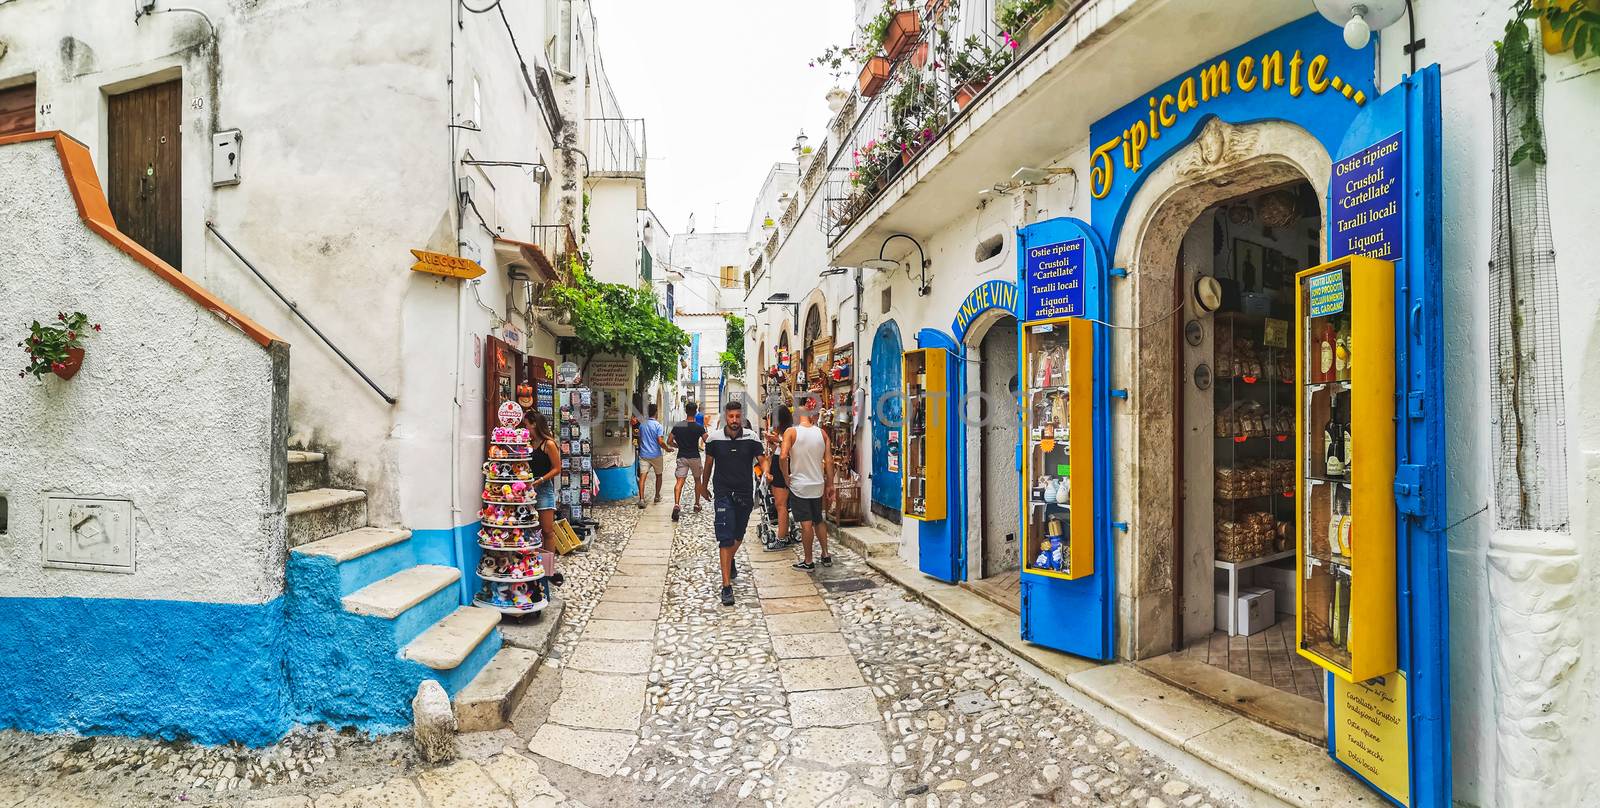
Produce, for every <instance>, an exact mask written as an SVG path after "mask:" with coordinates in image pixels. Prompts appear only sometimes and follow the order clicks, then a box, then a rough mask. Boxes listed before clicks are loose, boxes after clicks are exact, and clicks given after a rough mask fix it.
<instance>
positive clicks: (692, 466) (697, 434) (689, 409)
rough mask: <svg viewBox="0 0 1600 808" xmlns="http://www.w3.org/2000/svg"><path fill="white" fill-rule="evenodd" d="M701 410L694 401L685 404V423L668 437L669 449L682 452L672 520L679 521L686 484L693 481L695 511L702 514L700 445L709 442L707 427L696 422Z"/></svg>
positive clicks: (676, 473) (676, 472)
mask: <svg viewBox="0 0 1600 808" xmlns="http://www.w3.org/2000/svg"><path fill="white" fill-rule="evenodd" d="M699 409H700V408H699V407H697V406H695V403H694V402H693V401H690V402H686V403H685V404H684V405H683V420H682V421H681V422H679V423H678V424H677V425H676V426H674V427H673V428H672V434H670V435H668V436H667V448H668V449H673V450H675V451H677V453H678V462H677V463H676V464H675V465H674V467H673V469H672V476H673V477H674V478H675V479H674V481H673V483H672V521H674V522H676V521H678V514H679V512H680V511H681V509H682V507H683V481H684V480H686V479H691V478H692V479H693V480H695V482H693V483H690V485H689V488H691V489H692V490H693V491H694V512H695V513H699V512H700V484H699V480H700V472H701V463H700V446H701V444H703V443H705V439H706V428H705V427H704V426H702V425H701V424H700V422H699V421H697V420H696V412H697V411H698V410H699Z"/></svg>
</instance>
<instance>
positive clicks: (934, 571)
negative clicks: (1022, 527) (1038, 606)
mask: <svg viewBox="0 0 1600 808" xmlns="http://www.w3.org/2000/svg"><path fill="white" fill-rule="evenodd" d="M917 347H918V348H943V349H945V351H946V352H947V357H948V358H947V359H946V360H945V381H946V391H945V392H946V393H947V395H946V397H945V400H944V402H943V403H942V404H939V403H937V402H932V403H930V404H929V406H930V407H933V406H942V407H944V409H945V424H946V429H945V447H944V456H945V475H944V479H943V480H938V481H935V480H934V479H933V474H932V473H931V472H930V474H929V478H928V484H929V485H933V484H934V483H935V482H938V483H939V484H941V485H943V486H944V487H945V503H946V505H945V518H943V519H936V520H931V521H927V520H924V521H918V522H917V569H918V570H920V571H921V572H922V574H924V575H931V576H933V577H935V578H938V579H939V580H941V581H944V582H945V583H951V584H953V583H956V582H958V581H964V580H966V578H967V542H966V531H965V529H964V528H965V526H966V524H967V522H966V519H965V518H964V517H962V514H964V513H965V512H966V504H965V502H964V501H963V500H962V496H963V491H964V490H965V486H963V485H961V484H960V480H959V476H960V475H961V474H963V473H965V472H964V470H963V469H962V467H961V465H960V464H959V463H957V462H956V458H957V457H959V454H958V452H959V451H960V448H961V447H959V446H958V445H957V437H958V436H959V435H960V434H961V430H959V429H957V428H956V427H955V425H956V423H957V420H956V419H957V412H956V405H957V392H956V391H957V390H958V387H957V383H958V382H957V380H958V379H959V378H960V375H959V374H960V373H962V372H963V371H962V370H961V369H960V368H961V361H960V359H959V358H958V357H959V356H960V355H961V347H960V346H959V345H957V344H956V341H955V340H954V339H953V338H951V337H950V335H948V334H946V333H944V332H942V331H939V330H938V329H934V328H924V329H922V330H921V331H918V332H917ZM930 431H931V430H930ZM928 451H929V453H930V454H932V452H933V449H932V447H929V450H928Z"/></svg>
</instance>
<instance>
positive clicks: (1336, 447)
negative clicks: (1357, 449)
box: [1322, 396, 1349, 478]
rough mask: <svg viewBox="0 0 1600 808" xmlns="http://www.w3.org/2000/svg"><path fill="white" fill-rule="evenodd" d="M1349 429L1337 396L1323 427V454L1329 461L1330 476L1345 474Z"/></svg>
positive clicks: (1336, 476)
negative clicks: (1346, 442)
mask: <svg viewBox="0 0 1600 808" xmlns="http://www.w3.org/2000/svg"><path fill="white" fill-rule="evenodd" d="M1348 429H1349V427H1347V426H1346V425H1345V424H1344V423H1343V418H1342V417H1341V413H1340V409H1339V399H1338V397H1337V396H1336V397H1334V399H1333V406H1332V407H1330V408H1329V410H1328V422H1327V423H1326V424H1324V425H1323V427H1322V454H1323V457H1324V459H1325V460H1326V462H1327V473H1328V476H1329V477H1335V478H1338V477H1343V476H1344V474H1345V457H1346V455H1345V436H1346V435H1347V434H1349V433H1348V431H1347V430H1348Z"/></svg>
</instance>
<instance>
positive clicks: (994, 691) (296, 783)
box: [0, 504, 1229, 808]
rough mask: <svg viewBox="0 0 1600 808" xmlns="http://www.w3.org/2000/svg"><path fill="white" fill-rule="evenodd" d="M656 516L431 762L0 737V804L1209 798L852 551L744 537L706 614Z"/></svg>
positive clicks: (396, 753) (616, 538)
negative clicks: (510, 714) (484, 728)
mask: <svg viewBox="0 0 1600 808" xmlns="http://www.w3.org/2000/svg"><path fill="white" fill-rule="evenodd" d="M669 512H670V507H669V505H668V504H662V505H659V506H652V507H651V508H649V509H647V510H645V511H643V512H640V511H638V510H637V509H635V508H633V507H632V506H631V505H627V506H613V507H609V508H605V509H602V510H601V512H600V515H601V518H602V520H603V521H604V523H605V529H604V530H603V532H602V535H601V537H600V538H599V539H598V540H597V541H596V542H595V545H594V547H593V549H592V550H591V552H589V553H587V554H584V555H581V556H569V557H567V558H564V559H563V561H562V564H563V570H564V571H565V573H566V575H567V577H568V583H567V585H566V586H565V587H563V589H562V591H561V593H560V594H561V596H562V597H563V599H564V600H565V601H566V617H565V622H564V623H563V625H562V626H561V628H560V629H559V631H558V632H557V636H556V638H555V642H554V646H553V649H552V651H551V654H550V656H549V658H548V659H547V660H546V663H545V665H544V666H543V667H542V668H541V669H540V671H539V673H538V675H537V676H536V677H535V679H534V682H533V684H532V685H531V686H530V689H529V694H528V696H527V698H526V699H525V700H524V702H523V704H522V706H521V708H520V709H519V711H518V713H517V715H516V716H515V717H514V719H513V724H512V726H511V727H509V728H507V729H504V730H500V731H497V732H489V733H477V734H473V735H467V736H463V737H462V749H463V759H462V760H459V761H457V762H455V763H453V764H451V765H448V766H444V767H437V768H432V769H429V768H426V767H424V766H422V765H421V764H419V763H418V762H417V761H416V759H415V757H414V755H413V754H412V752H411V750H410V747H409V744H408V743H407V742H406V739H405V738H404V737H403V736H399V737H394V736H391V737H386V738H379V739H370V738H365V737H362V736H358V735H354V734H340V733H331V732H326V731H308V732H304V733H300V734H297V735H295V736H291V738H289V739H286V741H285V742H283V743H280V744H277V745H275V746H273V747H268V748H266V749H262V750H244V749H238V748H231V747H224V748H209V749H208V748H201V747H175V746H174V745H172V744H163V743H159V742H147V741H134V740H122V739H94V740H84V739H71V738H67V739H61V738H40V737H36V736H26V735H21V734H19V733H0V808H11V806H20V805H27V806H58V805H61V806H75V805H86V806H87V805H162V804H167V805H170V804H195V805H229V806H239V805H243V806H247V808H332V807H334V806H338V807H340V808H343V806H407V807H409V806H419V807H420V808H442V806H455V805H461V806H472V808H485V807H487V806H516V808H527V807H529V806H540V807H541V808H544V807H545V806H567V808H582V806H596V808H599V807H600V806H633V805H639V804H644V805H661V806H702V805H706V806H762V808H776V807H778V806H782V808H795V807H798V808H817V807H819V806H822V807H825V808H847V807H848V806H896V807H899V806H904V808H959V807H960V806H981V805H994V806H1005V807H1006V808H1011V806H1035V805H1039V806H1043V805H1074V806H1133V807H1135V808H1179V807H1180V806H1181V808H1223V806H1227V805H1229V803H1228V802H1227V801H1226V800H1225V799H1223V798H1220V797H1218V796H1216V795H1212V794H1208V793H1204V792H1202V791H1201V790H1199V789H1196V788H1194V787H1192V786H1191V785H1190V784H1188V783H1187V782H1185V781H1184V780H1182V779H1181V778H1180V776H1179V775H1178V774H1177V773H1176V772H1175V771H1174V770H1173V769H1172V768H1171V767H1170V766H1168V765H1167V764H1166V763H1164V762H1162V761H1161V760H1160V759H1158V758H1156V757H1155V756H1154V755H1152V754H1150V753H1148V752H1145V751H1144V750H1143V749H1141V748H1139V747H1136V746H1134V745H1132V744H1131V743H1129V742H1128V741H1127V740H1126V739H1124V738H1122V737H1120V736H1118V735H1116V734H1115V733H1112V732H1110V731H1108V730H1107V729H1105V728H1104V727H1103V726H1101V725H1099V724H1098V723H1097V722H1096V721H1094V720H1093V719H1092V718H1090V717H1088V716H1087V715H1085V714H1083V713H1081V712H1079V711H1078V710H1076V709H1075V708H1074V707H1072V706H1070V705H1069V704H1067V703H1066V702H1064V701H1063V700H1062V699H1061V698H1060V697H1059V696H1057V695H1056V693H1055V691H1053V690H1051V689H1050V688H1048V687H1046V686H1045V685H1044V684H1043V683H1042V682H1041V681H1040V680H1038V679H1035V678H1034V675H1035V674H1033V673H1030V672H1028V671H1024V670H1023V669H1021V668H1020V667H1019V666H1018V665H1017V664H1016V663H1014V662H1013V661H1012V660H1011V658H1010V657H1008V656H1005V655H1003V654H1001V653H999V652H998V651H996V650H994V649H993V648H991V647H990V646H989V645H988V644H987V642H986V641H984V640H983V638H982V637H980V636H979V635H977V634H975V633H973V632H971V631H970V630H968V629H967V628H966V627H965V626H962V625H959V624H957V623H955V622H953V621H951V620H950V619H949V618H947V617H945V616H944V615H941V614H939V613H937V612H935V611H933V610H931V609H929V608H928V607H926V606H925V605H923V604H921V603H919V602H917V601H915V600H913V599H912V598H910V597H909V596H907V595H906V594H905V593H903V592H902V591H901V590H900V589H899V588H897V587H895V586H894V585H892V584H890V583H889V582H888V581H887V580H885V579H884V578H882V577H881V576H879V575H877V574H876V573H875V572H873V571H871V570H870V569H868V568H867V567H866V565H865V564H863V563H862V562H861V561H860V559H859V558H857V557H856V556H854V555H853V554H852V553H850V552H849V551H848V550H843V549H841V548H837V547H836V548H835V549H834V553H833V555H834V558H835V564H834V566H832V567H821V566H819V567H818V569H817V571H816V572H815V573H813V574H807V573H804V572H800V571H797V570H793V569H791V568H790V564H791V563H793V561H794V560H795V557H794V551H789V550H786V551H781V552H776V553H767V552H765V551H763V549H762V548H761V547H760V545H759V544H757V543H755V542H750V543H748V544H747V545H746V547H745V548H744V550H743V551H742V552H741V554H740V557H739V560H738V568H739V578H738V580H737V582H736V586H735V596H736V599H737V602H736V605H735V606H734V607H732V608H726V607H723V606H721V605H720V604H719V603H718V601H717V598H716V594H717V593H716V588H717V584H718V583H719V581H718V576H717V572H716V551H715V543H714V541H713V539H712V537H711V510H710V507H709V505H708V506H707V507H706V509H705V510H704V511H703V512H701V513H698V514H697V513H694V512H693V511H692V510H690V509H689V508H685V509H684V513H683V520H682V521H681V522H678V523H673V522H671V521H670V519H669V517H668V514H669ZM635 520H637V521H635ZM751 534H752V535H754V529H753V528H752V530H751ZM89 795H93V796H89Z"/></svg>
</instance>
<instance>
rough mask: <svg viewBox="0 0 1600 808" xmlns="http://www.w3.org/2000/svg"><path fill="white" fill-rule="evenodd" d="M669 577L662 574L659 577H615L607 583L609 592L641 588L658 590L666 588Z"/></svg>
mask: <svg viewBox="0 0 1600 808" xmlns="http://www.w3.org/2000/svg"><path fill="white" fill-rule="evenodd" d="M666 583H667V575H666V573H665V572H662V573H660V574H657V575H613V576H611V580H609V581H607V582H606V587H607V589H608V590H610V589H616V588H619V587H640V588H642V589H656V588H659V587H662V586H665V585H666Z"/></svg>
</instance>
